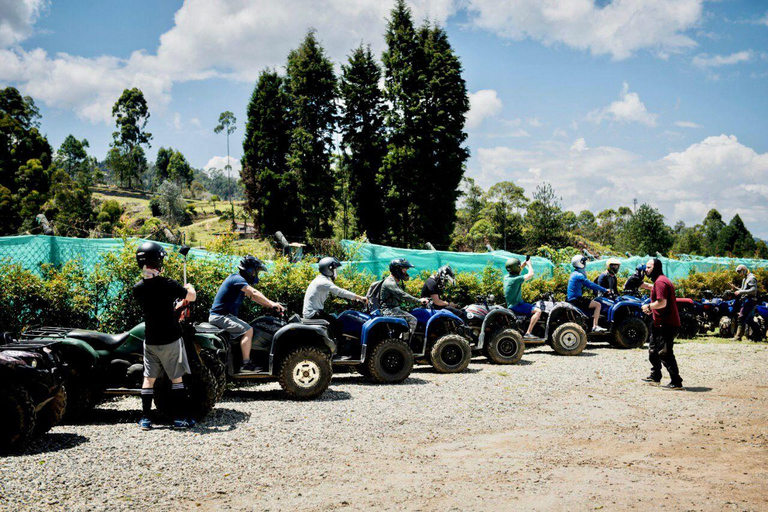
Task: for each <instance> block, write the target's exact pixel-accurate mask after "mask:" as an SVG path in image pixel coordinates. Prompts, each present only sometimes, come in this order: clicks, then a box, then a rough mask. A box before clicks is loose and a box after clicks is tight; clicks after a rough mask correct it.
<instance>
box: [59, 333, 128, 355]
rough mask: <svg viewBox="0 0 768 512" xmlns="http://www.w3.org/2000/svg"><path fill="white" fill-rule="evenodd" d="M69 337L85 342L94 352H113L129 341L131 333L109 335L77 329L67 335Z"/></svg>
mask: <svg viewBox="0 0 768 512" xmlns="http://www.w3.org/2000/svg"><path fill="white" fill-rule="evenodd" d="M67 336H68V337H70V338H75V339H78V340H82V341H85V342H86V343H88V344H89V345H90V346H91V347H93V348H94V350H112V349H114V348H117V347H119V346H120V345H122V344H123V343H124V342H125V340H127V339H128V336H130V333H128V332H124V333H122V334H107V333H103V332H96V331H86V330H80V329H75V330H73V331H70V332H69V333H67Z"/></svg>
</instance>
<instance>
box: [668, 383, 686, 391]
mask: <svg viewBox="0 0 768 512" xmlns="http://www.w3.org/2000/svg"><path fill="white" fill-rule="evenodd" d="M664 389H669V390H672V391H682V390H683V389H685V388H684V387H683V385H682V384H678V383H676V382H670V383H669V384H667V385H666V386H664Z"/></svg>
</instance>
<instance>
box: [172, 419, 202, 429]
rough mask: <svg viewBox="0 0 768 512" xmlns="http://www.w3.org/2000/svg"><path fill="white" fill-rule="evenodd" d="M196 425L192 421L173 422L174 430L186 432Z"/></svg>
mask: <svg viewBox="0 0 768 512" xmlns="http://www.w3.org/2000/svg"><path fill="white" fill-rule="evenodd" d="M195 425H196V423H195V422H194V421H190V420H173V429H174V430H186V429H188V428H192V427H194V426H195Z"/></svg>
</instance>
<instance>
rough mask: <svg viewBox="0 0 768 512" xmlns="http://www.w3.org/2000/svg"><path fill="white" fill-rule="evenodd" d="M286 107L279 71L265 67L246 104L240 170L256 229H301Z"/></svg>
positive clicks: (290, 231)
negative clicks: (289, 164)
mask: <svg viewBox="0 0 768 512" xmlns="http://www.w3.org/2000/svg"><path fill="white" fill-rule="evenodd" d="M288 108H289V100H288V96H287V95H286V93H285V90H284V80H283V79H282V78H281V77H280V76H279V75H278V74H277V73H276V72H275V71H263V72H262V73H261V75H259V80H258V82H257V83H256V87H255V88H254V90H253V94H252V95H251V101H250V103H249V104H248V120H247V122H246V124H245V140H244V141H243V162H242V163H243V170H242V171H241V176H242V180H243V185H244V186H245V200H246V206H247V208H248V210H249V211H250V212H251V214H252V215H253V218H254V223H255V225H256V226H257V229H258V230H260V231H261V232H262V233H274V232H275V231H278V230H280V231H282V232H283V233H285V234H286V235H287V236H292V235H293V236H299V235H303V232H301V231H299V228H298V222H297V218H298V208H299V200H298V199H299V195H298V189H297V183H296V176H295V174H293V173H291V172H290V170H289V169H288V164H287V160H286V156H287V155H288V150H289V146H290V131H291V124H290V121H289V119H288Z"/></svg>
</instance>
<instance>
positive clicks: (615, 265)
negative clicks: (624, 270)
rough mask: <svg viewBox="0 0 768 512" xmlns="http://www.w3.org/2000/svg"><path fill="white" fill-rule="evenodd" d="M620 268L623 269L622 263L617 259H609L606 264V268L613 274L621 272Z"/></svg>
mask: <svg viewBox="0 0 768 512" xmlns="http://www.w3.org/2000/svg"><path fill="white" fill-rule="evenodd" d="M619 267H621V262H620V261H619V260H618V259H616V258H608V259H607V260H606V262H605V268H606V269H608V272H610V273H611V274H614V275H615V274H617V273H618V272H619Z"/></svg>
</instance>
